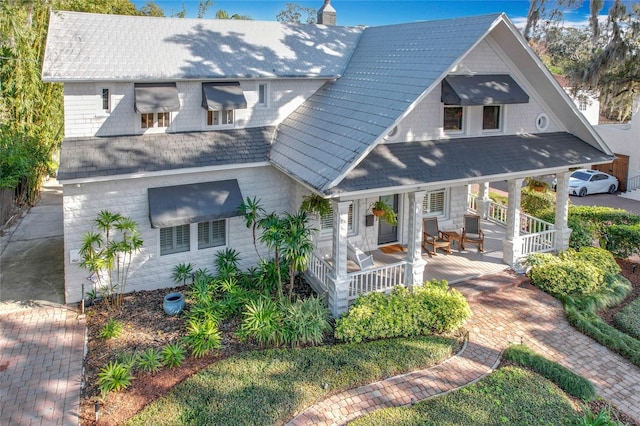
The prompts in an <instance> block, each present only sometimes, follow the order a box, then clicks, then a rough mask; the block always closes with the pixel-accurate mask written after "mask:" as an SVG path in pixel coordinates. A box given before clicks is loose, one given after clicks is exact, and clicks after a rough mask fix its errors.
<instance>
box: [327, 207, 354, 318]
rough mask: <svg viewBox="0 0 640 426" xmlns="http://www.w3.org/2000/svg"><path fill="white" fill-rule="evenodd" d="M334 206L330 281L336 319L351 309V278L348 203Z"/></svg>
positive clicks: (330, 306) (332, 312)
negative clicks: (348, 268) (348, 261)
mask: <svg viewBox="0 0 640 426" xmlns="http://www.w3.org/2000/svg"><path fill="white" fill-rule="evenodd" d="M331 203H332V204H333V246H332V253H331V254H332V260H333V271H332V275H333V276H332V277H331V279H330V280H329V288H328V290H329V294H328V296H329V301H328V302H329V310H330V311H331V314H332V315H333V316H334V318H337V317H339V316H340V315H342V314H343V313H345V312H347V310H348V309H349V302H348V298H349V281H350V280H349V278H348V277H347V233H348V232H349V205H350V202H348V201H340V202H338V201H331Z"/></svg>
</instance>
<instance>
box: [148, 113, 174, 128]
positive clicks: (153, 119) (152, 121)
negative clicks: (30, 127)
mask: <svg viewBox="0 0 640 426" xmlns="http://www.w3.org/2000/svg"><path fill="white" fill-rule="evenodd" d="M170 126H171V113H170V112H158V113H153V112H149V113H144V112H143V113H141V114H140V128H141V129H153V128H159V129H162V128H168V127H170Z"/></svg>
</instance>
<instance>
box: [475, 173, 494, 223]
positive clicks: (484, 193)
mask: <svg viewBox="0 0 640 426" xmlns="http://www.w3.org/2000/svg"><path fill="white" fill-rule="evenodd" d="M479 187H480V188H479V193H478V198H477V199H476V202H477V205H478V214H479V215H480V217H481V218H483V219H486V218H487V217H489V201H491V198H489V182H483V183H481V184H480V185H479Z"/></svg>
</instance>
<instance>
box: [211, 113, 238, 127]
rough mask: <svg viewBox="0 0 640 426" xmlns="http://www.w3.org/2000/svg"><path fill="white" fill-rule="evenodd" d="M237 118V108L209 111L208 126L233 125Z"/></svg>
mask: <svg viewBox="0 0 640 426" xmlns="http://www.w3.org/2000/svg"><path fill="white" fill-rule="evenodd" d="M234 119H235V110H233V109H225V110H221V111H207V126H228V125H232V124H233V122H234Z"/></svg>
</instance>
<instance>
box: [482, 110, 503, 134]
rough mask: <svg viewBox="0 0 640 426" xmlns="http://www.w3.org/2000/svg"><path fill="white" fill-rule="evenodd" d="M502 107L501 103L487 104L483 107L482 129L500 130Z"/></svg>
mask: <svg viewBox="0 0 640 426" xmlns="http://www.w3.org/2000/svg"><path fill="white" fill-rule="evenodd" d="M501 110H502V108H500V105H485V106H484V107H482V130H500V126H501V125H502V123H501V120H500V114H501Z"/></svg>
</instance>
